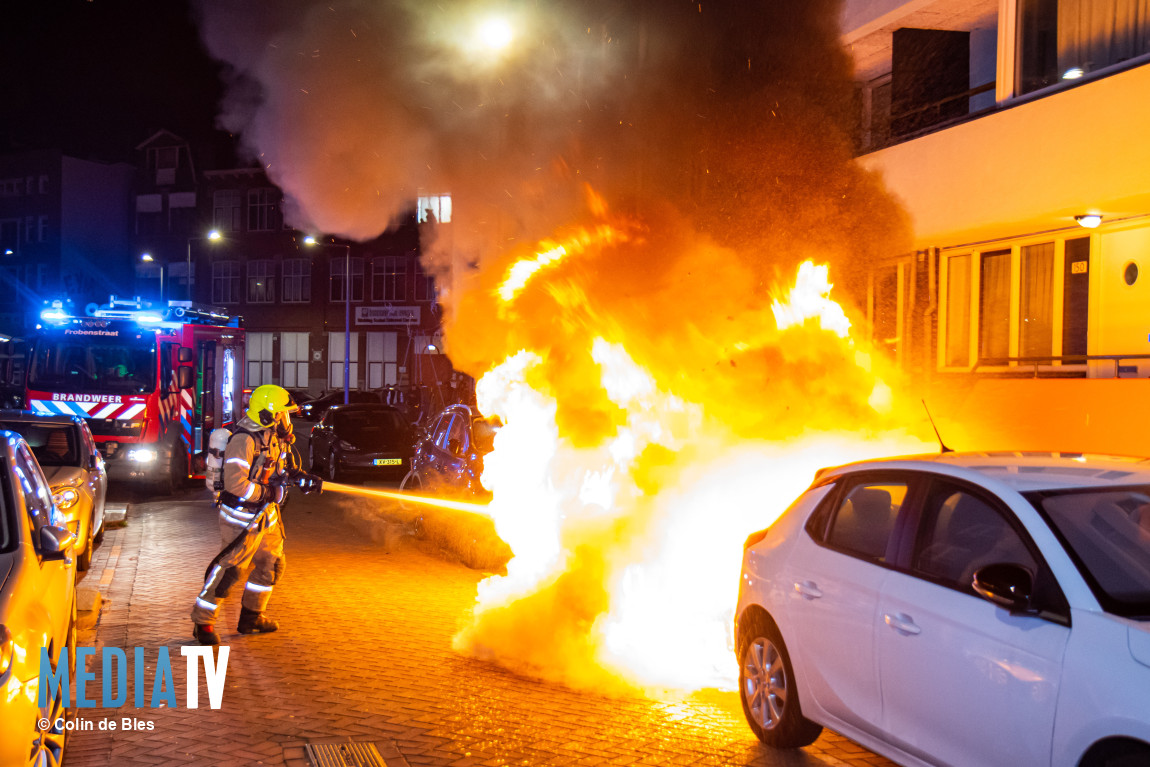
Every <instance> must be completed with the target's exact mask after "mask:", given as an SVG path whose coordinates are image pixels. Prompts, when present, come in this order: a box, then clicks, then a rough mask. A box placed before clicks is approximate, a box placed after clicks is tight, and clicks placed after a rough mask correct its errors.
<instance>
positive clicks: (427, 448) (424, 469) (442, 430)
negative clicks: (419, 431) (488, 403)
mask: <svg viewBox="0 0 1150 767" xmlns="http://www.w3.org/2000/svg"><path fill="white" fill-rule="evenodd" d="M452 418H453V415H452V413H450V412H447V413H443V414H442V415H441V416H439V420H438V421H436V422H435V426H433V427H432V428H431V431H430V433H429V434H428V437H427V439H425V440H424V441H423V442H421V443H420V445H419V450H418V451H417V453H416V456H415V468H416V470H417V471H418V473H419V479H420V482H421V486H422V487H424V488H426V489H432V488H435V487H437V486H438V485H440V484H441V483H442V482H443V477H442V464H443V462H444V461H445V460H446V458H447V431H448V429H449V428H450V427H451V420H452Z"/></svg>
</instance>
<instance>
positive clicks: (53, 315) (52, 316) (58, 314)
mask: <svg viewBox="0 0 1150 767" xmlns="http://www.w3.org/2000/svg"><path fill="white" fill-rule="evenodd" d="M40 319H42V320H44V321H45V322H62V321H64V320H66V319H68V315H67V314H65V313H64V311H63V310H61V309H45V310H44V311H42V312H40Z"/></svg>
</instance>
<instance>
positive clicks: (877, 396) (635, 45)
mask: <svg viewBox="0 0 1150 767" xmlns="http://www.w3.org/2000/svg"><path fill="white" fill-rule="evenodd" d="M494 10H497V9H495V8H493V7H491V6H486V5H484V4H481V3H475V2H471V3H464V2H441V3H438V4H424V3H410V4H405V3H400V2H389V3H384V2H365V1H353V0H332V1H330V2H326V3H315V2H304V1H303V0H284V1H281V2H275V3H271V2H264V3H247V4H242V5H241V4H236V3H233V2H224V0H211V1H210V2H202V3H201V4H200V6H199V12H200V21H201V26H202V29H203V33H204V38H205V40H206V43H207V45H208V48H209V50H210V51H211V52H212V53H213V54H214V55H215V56H216V57H217V58H219V59H220V60H221V61H224V62H226V63H227V64H228V65H229V67H230V89H229V96H228V99H227V102H226V104H225V108H224V111H223V114H222V116H221V121H222V123H223V125H224V126H225V127H227V128H229V129H230V130H233V131H236V132H238V133H239V134H240V135H241V136H242V137H243V140H244V142H245V145H246V146H247V147H248V148H249V150H250V152H251V153H252V155H253V157H257V158H258V159H259V161H260V162H261V164H263V165H264V167H266V168H267V171H268V173H269V175H270V176H271V177H272V179H273V180H275V181H276V183H277V184H279V185H280V186H281V188H283V190H284V191H285V194H286V195H287V196H288V199H289V203H290V209H289V212H290V215H291V218H290V223H292V224H293V225H295V226H297V227H300V228H307V229H313V230H321V231H324V232H327V233H331V234H337V235H343V236H347V237H351V238H356V239H368V238H371V237H374V236H375V235H377V234H379V233H380V232H382V231H384V230H385V229H386V228H388V226H389V225H390V224H391V223H392V222H393V221H394V220H395V219H396V218H397V217H398V216H400V215H402V214H403V213H404V212H405V211H407V210H408V209H409V208H410V206H411V204H412V201H413V200H414V198H415V197H416V195H417V193H421V192H423V193H432V194H439V193H450V194H451V195H452V199H453V205H454V214H453V216H454V217H453V221H452V223H451V224H450V225H446V224H441V225H439V226H438V227H432V228H430V229H428V230H427V231H426V233H427V234H428V239H427V240H426V241H425V242H424V243H423V250H424V257H425V258H426V259H429V261H430V263H429V264H428V266H430V267H432V269H433V270H434V271H435V273H437V274H440V275H443V277H444V279H445V282H444V284H443V285H442V286H441V287H445V288H446V287H449V286H453V287H454V288H455V289H454V291H451V292H449V294H448V295H449V300H448V306H447V309H448V321H447V327H446V341H447V345H448V351H449V353H450V355H451V358H452V361H453V363H454V364H455V365H456V366H457V367H460V368H461V369H463V370H466V371H467V372H469V373H472V374H474V375H475V376H476V377H477V378H478V377H480V376H482V375H483V374H484V373H486V372H487V371H489V370H491V369H492V368H493V367H496V366H498V367H497V368H496V373H495V374H494V375H491V376H488V377H487V378H484V379H483V380H482V381H481V389H485V391H481V392H480V405H481V406H483V407H486V408H487V411H488V412H496V413H498V414H500V415H501V416H503V417H504V420H505V422H506V424H507V425H506V426H505V428H504V430H503V431H502V432H501V433H500V435H499V437H498V438H497V442H496V450H495V452H494V453H493V454H492V455H491V456H489V459H488V465H487V470H488V471H487V473H486V474H485V482H487V481H490V482H491V483H492V486H493V488H494V490H495V502H494V504H493V507H492V509H493V511H492V513H493V515H494V516H495V519H496V525H497V529H498V530H499V532H500V535H501V536H503V537H504V539H505V540H506V541H507V542H508V543H509V544H510V545H511V547H512V549H513V550H514V552H515V554H516V557H515V559H513V560H512V562H511V564H510V565H509V567H508V576H507V577H506V578H503V579H490V580H489V581H485V582H484V584H483V586H482V587H481V589H480V602H479V606H478V608H477V613H476V618H475V621H474V622H473V623H472V625H470V626H469V627H468V628H467V629H466V630H465V631H464V632H463V633H462V634H461V635H460V636H459V637H458V638H457V646H459V647H460V648H461V649H464V650H467V651H470V652H476V653H480V654H488V655H491V656H494V657H497V658H499V659H501V660H502V661H503V662H507V663H509V664H519V665H526V666H528V667H530V668H532V669H533V670H535V671H537V672H540V673H549V674H552V675H556V676H559V677H561V678H563V679H565V680H568V681H571V682H574V683H580V684H588V685H597V686H599V685H602V684H603V683H604V676H603V673H602V671H601V669H603V668H608V669H611V674H609V677H610V678H612V679H614V678H615V676H614V675H615V674H618V675H619V676H620V677H621V678H623V679H625V680H626V681H628V682H631V683H637V684H642V685H652V684H653V685H669V686H679V687H687V688H696V687H699V686H706V685H711V684H726V683H729V681H730V679H729V672H730V668H729V666H730V665H732V664H731V662H730V649H729V641H730V637H729V636H725V634H729V630H730V625H731V618H732V617H733V616H732V615H731V610H732V608H733V594H732V590H733V589H734V588H735V587H736V586H737V576H738V564H739V554H740V552H741V548H740V545H741V543H742V540H743V538H744V537H745V536H746V534H747V533H748V532H750V531H751V530H754V529H757V528H761V527H763V526H765V525H767V524H770V522H771V521H772V520H773V519H774V518H775V515H777V514H778V512H779V511H781V510H782V506H784V505H785V504H786V503H787V502H788V501H789V500H791V499H793V498H794V496H795V495H796V494H797V493H798V492H800V491H801V490H802V488H803V487H804V486H805V485H806V484H807V483H809V482H810V479H811V475H812V472H813V470H814V469H815V468H817V467H818V466H821V465H827V464H832V463H835V462H839V461H843V460H848V459H851V458H859V457H864V456H866V455H868V454H875V453H883V452H890V451H893V450H900V449H907V448H906V446H907V445H910V446H911V448H912V449H915V448H919V447H921V443H918V442H916V441H914V440H900V439H899V438H897V435H896V437H895V438H894V439H888V440H887V441H885V442H883V441H880V440H879V439H878V435H881V434H891V433H893V432H892V431H891V430H892V429H893V428H894V427H896V426H897V425H898V424H900V423H905V422H906V420H907V419H906V418H905V414H904V413H903V412H902V411H901V410H900V403H899V400H898V397H897V382H896V381H895V374H894V373H893V371H891V370H890V369H889V367H884V363H883V360H882V359H881V355H874V354H871V353H869V352H868V351H867V349H865V348H864V346H863V345H862V344H861V343H855V342H852V341H850V340H849V339H844V338H842V337H841V336H840V335H839V334H836V333H832V332H830V331H827V330H823V329H821V328H820V327H818V325H817V324H816V323H807V324H805V325H803V324H800V325H798V326H796V327H792V328H782V327H781V324H780V323H777V322H776V319H775V316H774V313H773V311H772V303H773V302H774V301H775V299H778V298H782V297H783V293H784V292H786V289H787V288H788V287H789V286H790V285H792V284H793V282H794V279H795V267H796V266H797V265H798V264H799V263H800V262H802V261H805V260H808V259H813V260H815V261H817V262H820V263H830V265H831V270H830V274H831V279H832V281H834V282H836V283H837V284H838V285H839V286H840V287H838V288H836V293H835V297H836V298H838V299H839V300H842V299H843V298H845V297H846V296H848V295H849V294H850V291H851V289H853V290H854V292H855V294H856V295H857V294H858V292H859V291H858V288H859V287H860V286H861V280H860V277H861V275H862V273H863V266H864V265H866V264H869V263H872V262H873V261H874V260H875V259H876V258H878V257H881V256H889V255H892V254H896V253H899V252H901V251H903V250H905V247H906V244H907V242H908V232H907V227H906V221H905V219H904V216H903V214H902V213H901V212H900V210H899V208H898V206H897V205H896V204H895V203H894V202H893V201H892V200H890V199H889V198H888V197H887V195H886V194H885V192H884V191H883V189H882V186H881V183H880V180H879V179H877V178H875V177H874V176H872V175H870V174H868V173H867V172H865V171H863V170H862V169H860V168H859V167H858V166H857V165H856V164H855V163H854V161H853V159H852V153H851V129H852V126H853V115H854V104H853V91H852V86H851V82H850V63H849V60H848V58H847V56H846V54H845V53H844V51H843V50H842V47H841V45H840V44H839V40H838V30H837V19H838V14H839V10H840V7H839V2H838V0H771V1H767V0H760V1H758V2H748V1H746V0H720V1H718V2H706V1H705V2H702V3H699V2H697V0H693V1H692V2H686V1H685V0H658V1H656V0H638V1H633V2H629V1H626V0H613V1H612V2H607V1H606V0H602V1H595V0H585V1H584V2H559V1H558V0H550V1H548V0H540V1H539V2H534V3H530V4H528V3H513V4H509V5H506V6H504V7H503V8H502V9H501V12H502V13H504V14H506V15H507V16H508V17H509V18H511V19H512V24H513V26H514V28H515V29H516V30H518V34H517V37H516V40H515V41H514V42H513V43H512V45H511V46H510V48H509V49H508V50H507V51H505V52H504V53H502V54H500V55H493V54H492V53H491V52H489V51H488V52H485V51H483V50H482V49H481V48H480V47H479V46H477V45H476V44H475V42H474V39H473V38H472V37H471V35H472V30H474V28H475V27H476V25H477V23H478V21H479V19H480V18H481V17H482V16H484V15H485V14H486V13H487V12H490V11H494ZM449 233H450V234H449ZM560 246H562V247H560ZM541 252H542V253H545V254H549V255H547V256H546V257H541V256H540V255H538V254H539V253H541ZM528 262H534V266H533V267H532V268H533V269H536V271H534V272H531V273H530V274H528V272H527V271H526V270H525V266H527V265H528ZM447 280H449V281H447ZM513 284H514V285H516V286H517V287H515V288H514V289H513V288H512V285H513ZM844 287H845V288H846V289H847V292H845V293H844V290H843V288H844ZM852 318H853V319H854V321H855V322H856V326H857V325H858V323H859V320H860V318H859V316H858V314H857V312H855V313H852ZM862 335H863V336H865V333H863V334H862ZM880 379H885V380H886V381H887V382H889V383H892V384H895V389H896V393H895V394H894V395H892V393H891V391H890V389H888V388H887V387H886V385H885V384H884V383H883V380H880ZM918 420H919V418H918V416H917V413H916V415H915V418H914V421H915V422H916V423H917V421H918ZM732 568H733V569H734V572H731V569H732ZM724 637H725V639H724ZM655 645H658V649H659V650H662V651H666V652H668V653H670V655H669V657H667V658H660V657H657V653H654V652H653V651H652V648H653V647H654V646H655ZM716 647H717V652H716ZM696 658H705V659H706V660H703V661H701V664H702V667H701V668H699V667H697V666H694V665H692V663H693V659H696ZM716 658H717V659H716ZM720 666H722V668H720Z"/></svg>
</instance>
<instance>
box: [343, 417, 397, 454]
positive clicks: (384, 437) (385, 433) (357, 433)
mask: <svg viewBox="0 0 1150 767" xmlns="http://www.w3.org/2000/svg"><path fill="white" fill-rule="evenodd" d="M335 433H336V436H338V437H339V438H340V439H342V440H346V441H347V442H350V443H351V444H353V445H355V446H356V447H358V448H361V449H370V448H378V447H383V446H385V445H400V444H403V443H405V442H407V441H409V439H408V431H407V424H406V423H404V421H403V419H402V418H400V416H399V413H396V412H393V411H390V410H376V411H372V410H350V411H347V412H337V413H336V414H335Z"/></svg>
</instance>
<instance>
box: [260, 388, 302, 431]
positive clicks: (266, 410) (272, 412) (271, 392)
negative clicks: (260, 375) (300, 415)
mask: <svg viewBox="0 0 1150 767" xmlns="http://www.w3.org/2000/svg"><path fill="white" fill-rule="evenodd" d="M298 411H299V406H298V405H296V403H295V401H294V400H293V399H292V397H291V394H289V393H288V390H287V389H285V388H283V387H282V386H276V385H275V384H264V385H263V386H257V387H256V389H255V391H253V392H252V396H251V399H249V400H248V418H250V419H252V420H253V421H255V422H256V423H258V424H260V425H262V426H271V425H272V424H273V423H275V422H276V421H277V420H278V421H281V422H283V423H284V424H285V425H286V424H287V423H288V413H295V412H298Z"/></svg>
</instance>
